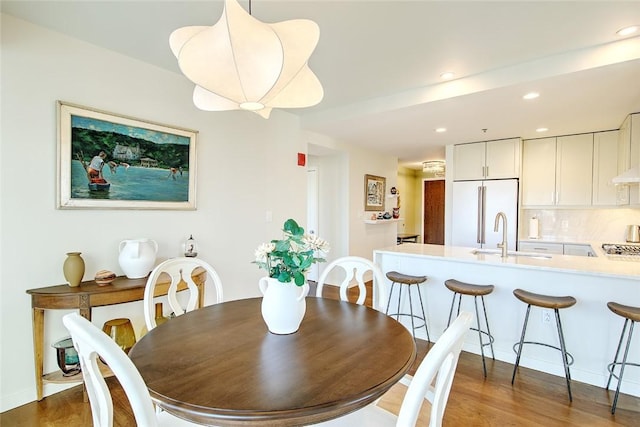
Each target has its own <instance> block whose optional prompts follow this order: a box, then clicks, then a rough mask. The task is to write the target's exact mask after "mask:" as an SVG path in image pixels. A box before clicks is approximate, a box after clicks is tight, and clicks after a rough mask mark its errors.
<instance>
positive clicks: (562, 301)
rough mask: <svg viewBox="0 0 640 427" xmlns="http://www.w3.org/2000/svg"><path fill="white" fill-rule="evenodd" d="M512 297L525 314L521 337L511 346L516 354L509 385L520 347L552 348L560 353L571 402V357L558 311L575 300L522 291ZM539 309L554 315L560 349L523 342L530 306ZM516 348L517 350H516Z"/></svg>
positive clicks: (516, 368)
mask: <svg viewBox="0 0 640 427" xmlns="http://www.w3.org/2000/svg"><path fill="white" fill-rule="evenodd" d="M513 295H515V296H516V298H518V299H519V300H520V301H522V302H524V303H526V304H527V314H526V316H525V317H524V325H523V326H522V335H520V341H519V342H517V343H515V344H514V346H513V351H514V352H516V353H517V357H516V364H515V366H514V367H513V375H512V376H511V385H513V383H514V381H515V379H516V371H517V370H518V365H519V364H520V356H521V355H522V346H523V345H524V344H536V345H542V346H545V347H549V348H553V349H555V350H559V351H560V352H561V353H562V364H563V366H564V376H565V378H566V380H567V390H568V391H569V402H573V397H572V396H571V373H570V372H569V366H571V365H572V364H573V356H572V355H571V354H570V353H569V352H568V351H567V347H566V345H565V342H564V333H563V332H562V323H560V311H559V310H560V309H561V308H568V307H571V306H573V305H575V303H576V299H575V298H574V297H571V296H563V297H556V296H549V295H540V294H534V293H533V292H528V291H525V290H523V289H515V290H514V291H513ZM532 305H533V306H536V307H541V308H551V309H553V312H554V313H555V315H556V327H557V329H558V338H559V340H560V347H556V346H553V345H551V344H546V343H542V342H537V341H525V340H524V335H525V333H526V331H527V322H528V321H529V313H530V311H531V306H532ZM516 348H517V350H516Z"/></svg>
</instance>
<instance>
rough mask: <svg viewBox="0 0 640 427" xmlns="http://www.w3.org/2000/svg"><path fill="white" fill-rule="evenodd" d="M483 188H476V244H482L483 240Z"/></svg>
mask: <svg viewBox="0 0 640 427" xmlns="http://www.w3.org/2000/svg"><path fill="white" fill-rule="evenodd" d="M483 188H484V187H483V186H482V185H481V186H479V187H478V217H477V221H478V224H477V227H476V242H477V243H483V240H484V236H483V230H484V227H483V225H482V224H483V222H484V204H483V199H484V197H483V195H484V191H483Z"/></svg>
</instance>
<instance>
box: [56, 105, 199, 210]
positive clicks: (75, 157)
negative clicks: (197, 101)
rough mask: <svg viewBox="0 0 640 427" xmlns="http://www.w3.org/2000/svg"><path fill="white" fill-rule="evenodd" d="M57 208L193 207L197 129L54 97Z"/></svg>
mask: <svg viewBox="0 0 640 427" xmlns="http://www.w3.org/2000/svg"><path fill="white" fill-rule="evenodd" d="M57 113H58V188H57V207H58V208H59V209H73V208H83V209H92V208H95V209H100V208H107V209H191V210H193V209H195V208H196V193H195V190H196V136H197V132H196V131H193V130H188V129H182V128H177V127H169V126H166V125H161V124H159V123H153V122H150V121H145V120H140V119H135V118H132V117H126V116H121V115H116V114H112V113H108V112H105V111H99V110H95V109H91V108H87V107H82V106H79V105H74V104H69V103H66V102H63V101H58V111H57Z"/></svg>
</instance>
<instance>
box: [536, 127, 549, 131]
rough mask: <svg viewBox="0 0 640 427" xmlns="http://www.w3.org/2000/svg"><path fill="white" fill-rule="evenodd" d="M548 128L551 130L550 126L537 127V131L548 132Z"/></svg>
mask: <svg viewBox="0 0 640 427" xmlns="http://www.w3.org/2000/svg"><path fill="white" fill-rule="evenodd" d="M548 130H549V128H538V129H536V132H546V131H548Z"/></svg>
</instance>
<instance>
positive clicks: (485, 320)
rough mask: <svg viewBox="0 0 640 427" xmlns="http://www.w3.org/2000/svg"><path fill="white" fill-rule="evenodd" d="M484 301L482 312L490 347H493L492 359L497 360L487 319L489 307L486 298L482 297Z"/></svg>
mask: <svg viewBox="0 0 640 427" xmlns="http://www.w3.org/2000/svg"><path fill="white" fill-rule="evenodd" d="M480 299H481V300H482V311H484V323H485V325H486V326H487V335H488V336H489V347H491V358H492V359H493V360H496V355H495V353H494V352H493V335H491V329H489V318H488V317H487V307H486V305H485V303H484V296H481V297H480Z"/></svg>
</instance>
